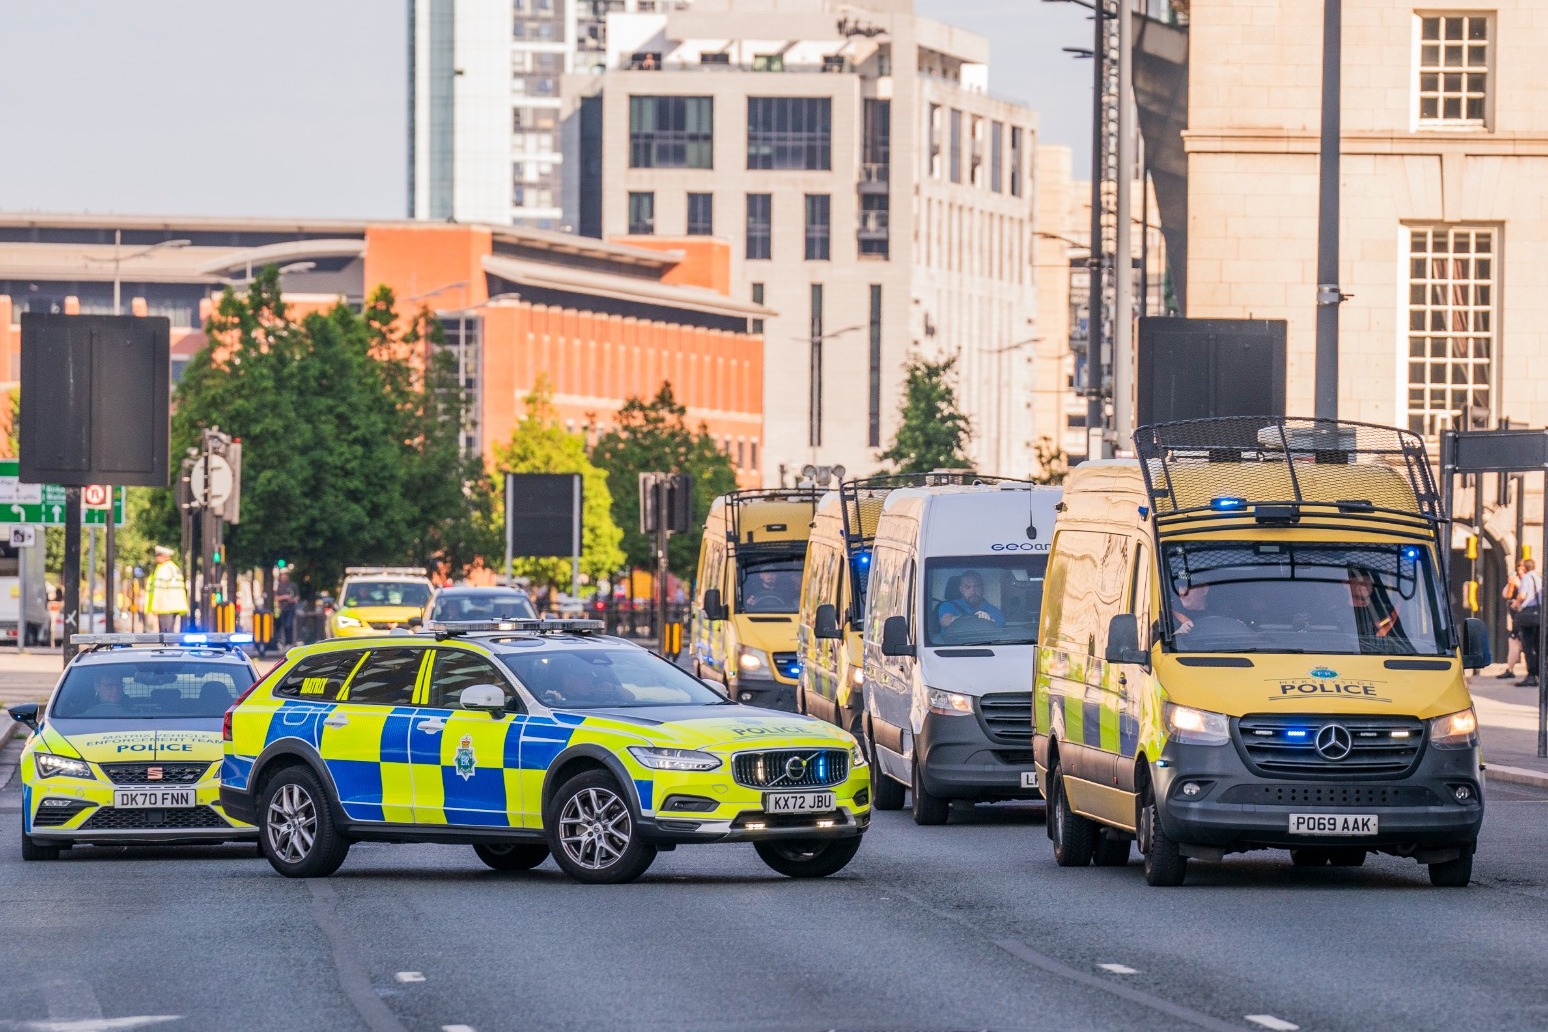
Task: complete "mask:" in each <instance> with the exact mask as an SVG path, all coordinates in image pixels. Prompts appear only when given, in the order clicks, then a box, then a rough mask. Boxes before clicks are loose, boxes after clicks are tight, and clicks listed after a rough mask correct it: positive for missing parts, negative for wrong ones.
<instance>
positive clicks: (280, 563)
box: [274, 559, 290, 570]
mask: <svg viewBox="0 0 1548 1032" xmlns="http://www.w3.org/2000/svg"><path fill="white" fill-rule="evenodd" d="M289 565H290V564H289V563H287V562H286V561H285V560H283V559H277V560H275V563H274V568H275V569H277V570H283V569H284V568H285V567H287V566H289Z"/></svg>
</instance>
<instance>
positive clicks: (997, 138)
mask: <svg viewBox="0 0 1548 1032" xmlns="http://www.w3.org/2000/svg"><path fill="white" fill-rule="evenodd" d="M1004 166H1005V126H1004V125H1003V124H1002V123H1000V122H992V123H990V125H989V189H990V190H993V191H994V192H995V193H1000V192H1002V191H1003V190H1004V189H1005V167H1004Z"/></svg>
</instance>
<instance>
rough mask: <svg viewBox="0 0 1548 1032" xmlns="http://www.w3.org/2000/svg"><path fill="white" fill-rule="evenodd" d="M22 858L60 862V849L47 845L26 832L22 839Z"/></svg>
mask: <svg viewBox="0 0 1548 1032" xmlns="http://www.w3.org/2000/svg"><path fill="white" fill-rule="evenodd" d="M21 856H22V859H23V860H58V859H59V847H58V846H51V845H45V844H44V843H41V842H39V841H38V840H37V839H35V838H33V837H32V836H31V835H28V834H27V833H26V832H23V833H22V837H21Z"/></svg>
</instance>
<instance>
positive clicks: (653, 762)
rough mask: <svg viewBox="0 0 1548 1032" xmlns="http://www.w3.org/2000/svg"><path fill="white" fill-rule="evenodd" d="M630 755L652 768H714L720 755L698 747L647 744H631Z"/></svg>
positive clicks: (718, 764) (718, 761)
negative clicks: (685, 747) (684, 747)
mask: <svg viewBox="0 0 1548 1032" xmlns="http://www.w3.org/2000/svg"><path fill="white" fill-rule="evenodd" d="M629 755H630V756H633V757H634V758H635V759H636V760H638V761H639V763H640V765H641V766H643V767H649V768H650V769H651V770H714V769H715V768H716V767H718V766H720V757H719V756H716V755H715V754H714V753H707V752H700V751H699V750H698V749H656V748H652V747H650V746H646V745H631V746H629Z"/></svg>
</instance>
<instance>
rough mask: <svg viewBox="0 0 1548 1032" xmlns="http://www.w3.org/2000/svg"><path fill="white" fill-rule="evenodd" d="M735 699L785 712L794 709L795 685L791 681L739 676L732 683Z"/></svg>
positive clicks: (745, 703) (750, 704)
mask: <svg viewBox="0 0 1548 1032" xmlns="http://www.w3.org/2000/svg"><path fill="white" fill-rule="evenodd" d="M731 691H732V692H733V693H734V698H735V701H737V702H740V703H743V704H744V705H747V706H761V707H763V708H764V709H773V710H784V711H785V712H786V713H794V712H795V711H796V686H795V682H794V681H791V682H789V683H788V684H787V683H786V682H784V681H775V680H771V679H769V678H762V679H754V678H750V677H739V678H737V680H736V683H735V684H734V685H732V687H731Z"/></svg>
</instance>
